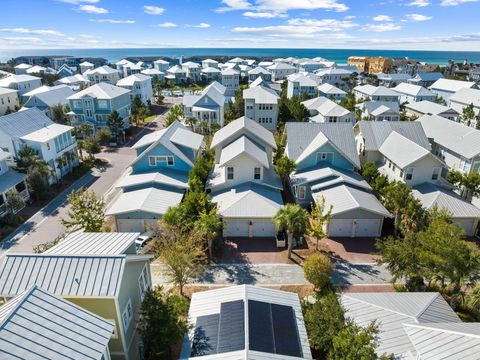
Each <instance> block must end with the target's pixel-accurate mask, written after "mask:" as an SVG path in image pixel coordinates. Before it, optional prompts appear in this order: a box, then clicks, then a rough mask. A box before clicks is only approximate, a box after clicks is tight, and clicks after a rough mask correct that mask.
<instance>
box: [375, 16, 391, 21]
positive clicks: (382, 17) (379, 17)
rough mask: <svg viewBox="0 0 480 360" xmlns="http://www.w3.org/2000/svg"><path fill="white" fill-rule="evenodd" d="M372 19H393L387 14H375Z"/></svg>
mask: <svg viewBox="0 0 480 360" xmlns="http://www.w3.org/2000/svg"><path fill="white" fill-rule="evenodd" d="M372 20H373V21H393V19H392V18H391V17H390V16H388V15H377V16H375V17H374V18H373V19H372Z"/></svg>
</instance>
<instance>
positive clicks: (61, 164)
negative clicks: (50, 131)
mask: <svg viewBox="0 0 480 360" xmlns="http://www.w3.org/2000/svg"><path fill="white" fill-rule="evenodd" d="M56 161H57V169H59V170H60V175H62V174H63V168H64V167H65V165H66V163H67V157H66V155H65V154H62V155H60V156H59V157H57V159H56ZM55 173H56V171H55Z"/></svg>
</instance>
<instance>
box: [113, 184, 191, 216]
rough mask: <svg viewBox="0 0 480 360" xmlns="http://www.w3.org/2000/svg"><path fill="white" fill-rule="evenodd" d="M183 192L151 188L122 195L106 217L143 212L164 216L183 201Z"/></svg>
mask: <svg viewBox="0 0 480 360" xmlns="http://www.w3.org/2000/svg"><path fill="white" fill-rule="evenodd" d="M183 195H184V192H183V191H173V190H170V191H169V190H164V189H157V188H154V187H149V188H145V189H140V190H133V191H128V192H124V193H122V194H121V195H120V196H119V197H118V198H117V199H116V200H115V202H114V203H113V204H112V205H111V206H110V208H109V209H108V210H107V212H106V215H119V214H126V213H130V212H138V211H143V212H147V213H151V214H157V215H163V214H165V213H166V212H167V210H168V209H169V208H171V207H175V206H177V205H178V204H180V202H181V201H182V199H183Z"/></svg>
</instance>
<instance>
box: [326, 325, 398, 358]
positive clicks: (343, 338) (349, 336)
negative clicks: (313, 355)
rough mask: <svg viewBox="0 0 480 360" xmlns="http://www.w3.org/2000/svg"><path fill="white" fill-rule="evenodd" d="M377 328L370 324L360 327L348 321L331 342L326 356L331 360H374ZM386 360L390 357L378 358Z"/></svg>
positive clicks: (376, 345)
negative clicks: (330, 347)
mask: <svg viewBox="0 0 480 360" xmlns="http://www.w3.org/2000/svg"><path fill="white" fill-rule="evenodd" d="M377 334H378V326H377V325H376V324H375V323H370V324H368V325H367V326H366V327H361V326H358V325H357V324H355V323H354V322H353V321H351V320H348V321H347V322H346V324H345V327H343V328H342V329H341V330H340V331H339V332H338V334H337V335H336V336H335V337H334V338H333V340H332V349H331V351H330V352H329V354H328V358H329V359H331V360H376V359H379V356H378V355H377V354H376V352H375V351H376V349H377V347H378V345H379V344H378V338H377ZM380 358H381V359H387V358H390V357H387V356H385V357H380Z"/></svg>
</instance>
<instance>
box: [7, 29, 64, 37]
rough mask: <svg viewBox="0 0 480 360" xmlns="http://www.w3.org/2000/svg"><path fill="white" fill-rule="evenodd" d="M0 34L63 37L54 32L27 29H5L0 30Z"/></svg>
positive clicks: (59, 33)
mask: <svg viewBox="0 0 480 360" xmlns="http://www.w3.org/2000/svg"><path fill="white" fill-rule="evenodd" d="M0 31H1V32H9V33H16V34H34V35H46V36H65V35H64V34H62V33H61V32H59V31H56V30H32V29H27V28H6V29H0Z"/></svg>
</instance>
